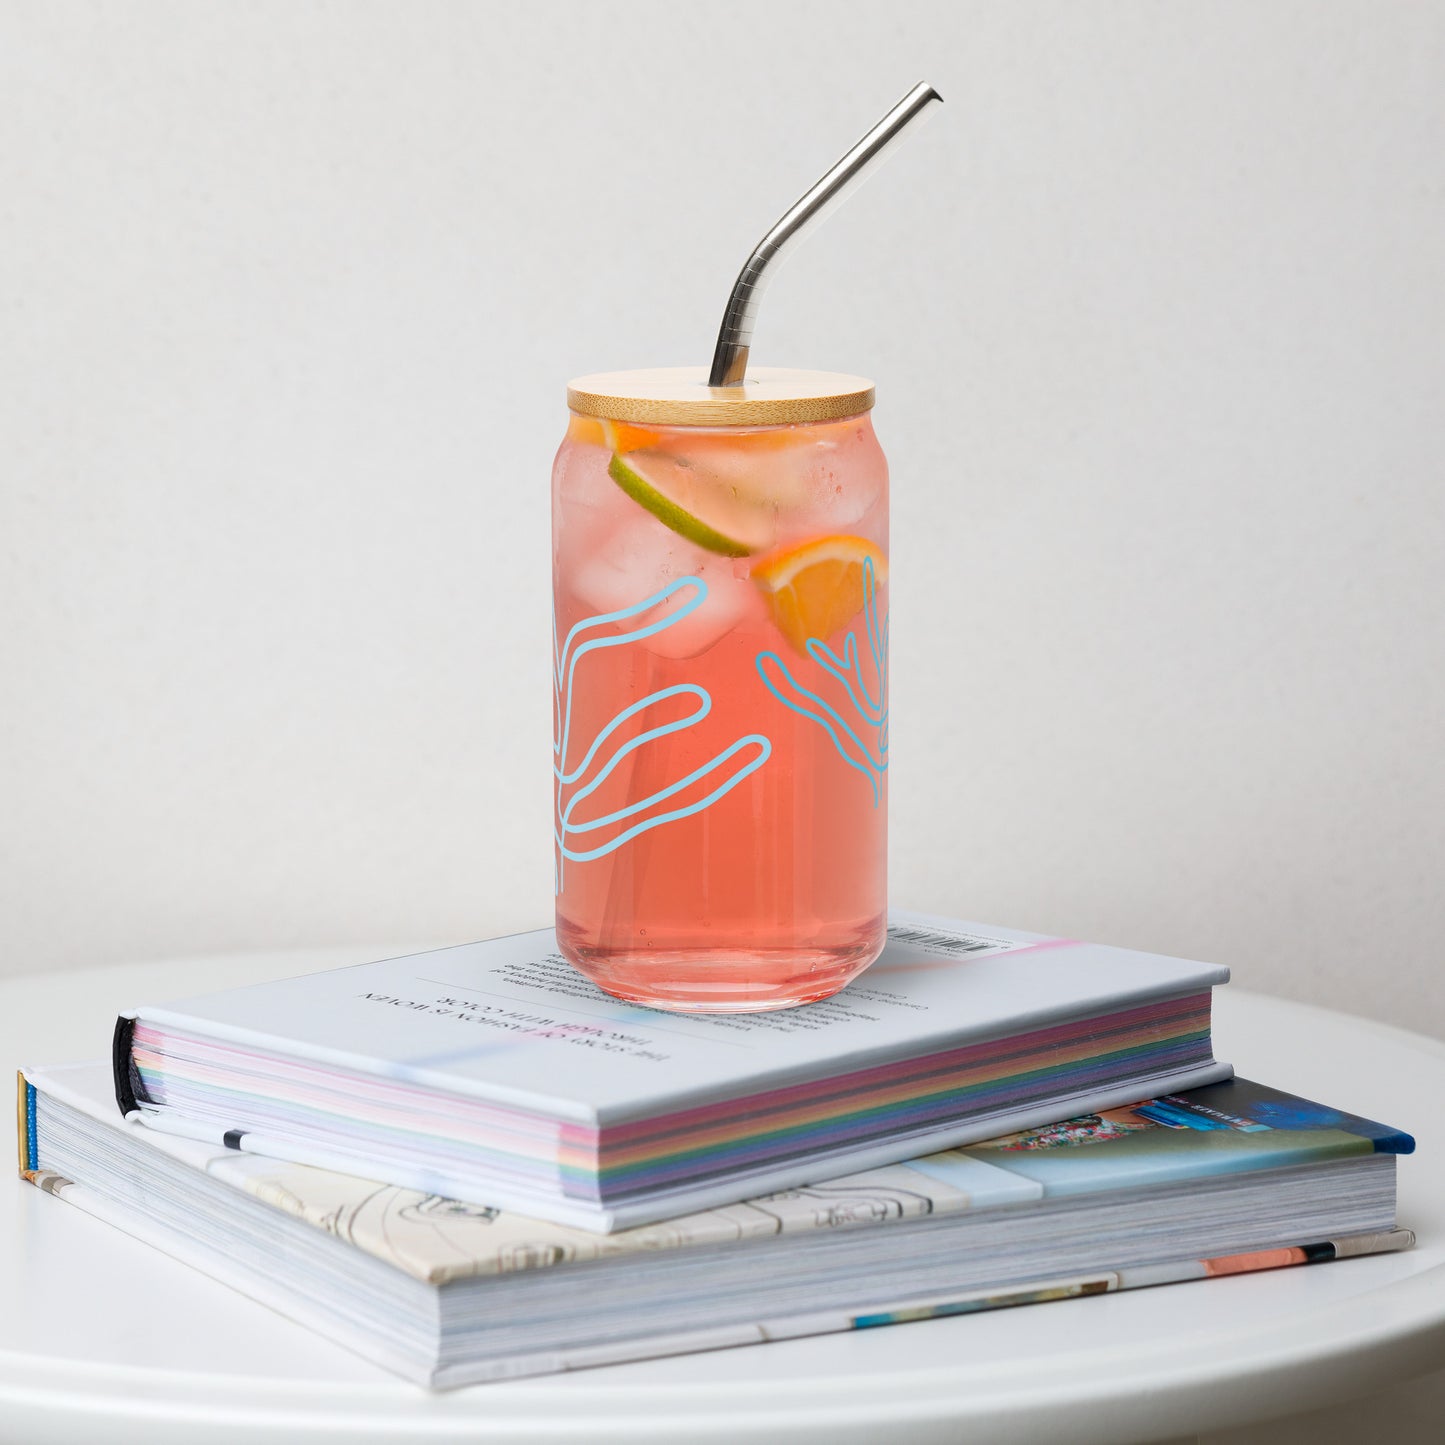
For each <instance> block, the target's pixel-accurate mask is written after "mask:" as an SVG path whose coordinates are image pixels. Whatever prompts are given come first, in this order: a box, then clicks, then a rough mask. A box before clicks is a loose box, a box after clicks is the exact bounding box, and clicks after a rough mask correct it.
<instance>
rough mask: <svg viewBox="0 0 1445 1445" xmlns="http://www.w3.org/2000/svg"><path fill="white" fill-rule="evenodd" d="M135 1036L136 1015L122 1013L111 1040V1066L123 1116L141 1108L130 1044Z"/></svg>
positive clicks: (117, 1099)
mask: <svg viewBox="0 0 1445 1445" xmlns="http://www.w3.org/2000/svg"><path fill="white" fill-rule="evenodd" d="M134 1036H135V1015H134V1014H121V1015H120V1017H119V1018H118V1019H116V1021H115V1032H114V1033H113V1034H112V1035H111V1040H110V1068H111V1076H112V1078H113V1079H114V1081H115V1102H116V1107H117V1108H118V1109H119V1110H120V1112H121V1114H122V1115H123V1116H129V1115H131V1114H134V1113H135V1112H136V1111H137V1110H138V1109H139V1108H140V1102H139V1100H138V1099H137V1098H136V1092H135V1086H136V1076H135V1066H134V1065H133V1064H132V1063H131V1057H130V1046H131V1040H132V1039H133V1038H134Z"/></svg>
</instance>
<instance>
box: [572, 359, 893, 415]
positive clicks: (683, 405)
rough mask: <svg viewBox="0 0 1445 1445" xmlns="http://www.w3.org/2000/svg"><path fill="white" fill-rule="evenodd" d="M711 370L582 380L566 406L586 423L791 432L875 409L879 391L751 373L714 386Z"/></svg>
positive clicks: (833, 378)
mask: <svg viewBox="0 0 1445 1445" xmlns="http://www.w3.org/2000/svg"><path fill="white" fill-rule="evenodd" d="M707 375H708V374H707V368H706V367H705V366H660V367H654V368H652V369H650V370H647V371H607V372H599V373H598V374H597V375H595V376H579V377H578V378H577V379H576V380H575V381H573V382H571V383H569V385H568V387H567V405H568V406H569V407H570V408H571V409H572V410H573V411H575V412H577V413H578V414H579V415H581V416H600V417H606V418H607V419H608V420H609V421H630V422H640V423H643V424H648V423H650V424H652V425H654V426H787V425H790V424H793V423H797V422H810V421H835V420H837V418H839V417H844V416H857V415H858V414H859V412H864V411H869V410H870V409H871V408H872V406H873V383H872V382H871V381H868V380H867V379H866V378H864V377H861V376H845V375H843V374H842V373H841V372H836V371H793V370H789V369H787V368H785V367H778V366H758V367H754V368H752V369H751V370H750V371H749V372H748V375H747V380H746V381H745V382H743V383H742V385H741V386H709V385H708V384H707Z"/></svg>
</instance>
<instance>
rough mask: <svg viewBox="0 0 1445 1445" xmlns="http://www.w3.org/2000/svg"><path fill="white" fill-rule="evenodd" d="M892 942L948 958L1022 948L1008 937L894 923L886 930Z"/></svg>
mask: <svg viewBox="0 0 1445 1445" xmlns="http://www.w3.org/2000/svg"><path fill="white" fill-rule="evenodd" d="M888 937H889V939H890V940H891V941H892V942H893V943H907V944H910V945H911V946H912V947H914V948H921V949H922V950H923V951H924V952H925V953H942V954H945V955H947V956H948V957H950V958H961V957H963V955H965V954H977V953H1007V952H1008V951H1009V949H1011V948H1023V947H1024V944H1023V942H1022V941H1015V940H1013V939H1008V938H984V937H983V936H982V935H981V934H977V933H944V932H943V931H942V930H940V929H936V928H909V927H905V926H902V925H897V924H895V925H894V926H892V927H890V928H889V930H888Z"/></svg>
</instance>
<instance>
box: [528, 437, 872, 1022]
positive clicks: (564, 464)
mask: <svg viewBox="0 0 1445 1445" xmlns="http://www.w3.org/2000/svg"><path fill="white" fill-rule="evenodd" d="M887 553H888V474H887V465H886V463H885V461H884V458H883V453H882V450H881V449H880V447H879V445H878V442H877V438H876V437H875V436H874V433H873V428H872V424H871V422H870V420H869V418H868V416H867V415H866V414H864V415H861V416H856V417H850V418H845V419H843V420H840V421H829V422H820V423H810V424H805V425H794V426H776V427H759V428H735V427H730V428H700V427H646V428H644V427H639V426H635V425H631V424H627V423H622V422H606V421H600V420H598V419H596V418H592V417H582V416H573V417H572V420H571V423H570V425H569V428H568V434H567V437H566V439H565V440H564V442H563V444H562V447H561V449H560V451H559V452H558V454H557V461H556V466H555V469H554V474H553V579H554V587H555V621H554V626H555V630H556V643H555V655H554V684H555V697H554V701H555V713H554V722H555V728H556V731H555V735H554V771H555V776H554V804H555V807H554V817H553V824H554V829H555V833H556V845H557V853H556V867H557V887H558V891H557V935H558V942H559V945H560V946H561V948H562V950H563V952H564V953H565V954H566V955H567V957H568V958H569V960H570V961H571V962H572V963H573V964H574V965H575V966H576V967H577V968H579V969H580V970H581V971H582V972H583V973H585V974H587V975H588V976H589V977H591V978H592V979H593V980H594V981H595V982H597V983H598V984H599V985H600V986H601V987H602V988H604V989H607V990H608V991H609V992H612V993H614V994H617V995H619V996H621V997H625V998H629V999H632V1000H634V1001H637V1002H640V1003H647V1004H651V1005H653V1006H654V1007H660V1008H670V1009H683V1010H686V1009H694V1010H699V1011H729V1010H740V1009H760V1008H779V1007H787V1006H790V1005H792V1004H797V1003H803V1002H807V1001H808V1000H810V999H814V998H822V997H825V996H827V995H828V994H830V993H833V992H835V991H836V990H837V989H838V988H841V987H842V986H843V985H844V984H845V983H847V982H848V980H849V979H850V978H852V977H854V976H855V975H856V974H857V973H858V972H860V971H861V970H862V969H863V968H865V967H866V966H867V965H868V964H869V963H871V962H872V961H873V959H874V958H875V957H876V956H877V953H878V951H879V949H880V948H881V947H882V943H883V933H884V912H885V907H886V901H887V899H886V892H887V889H886V847H887V841H886V840H887V825H886V820H887V802H888V782H887V761H888V713H887V687H888V675H887V655H888V565H887Z"/></svg>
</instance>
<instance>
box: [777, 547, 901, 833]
mask: <svg viewBox="0 0 1445 1445" xmlns="http://www.w3.org/2000/svg"><path fill="white" fill-rule="evenodd" d="M863 620H864V628H865V631H866V632H867V636H868V652H869V656H870V657H871V659H872V663H873V668H872V672H873V685H872V686H871V687H870V686H869V684H868V681H867V679H866V678H865V677H864V675H863V660H862V658H861V656H860V655H859V648H858V638H857V635H856V634H855V633H852V632H850V633H849V634H848V635H847V637H846V638H845V639H844V640H843V655H842V657H839V656H838V654H837V653H836V652H834V651H833V649H832V648H831V647H829V646H828V645H827V643H825V642H823V641H821V640H820V639H818V638H816V637H810V638H809V639H808V642H807V648H808V656H809V658H811V659H812V661H813V662H814V663H815V664H816V665H817V666H818V667H820V668H821V669H822V670H823V671H824V672H825V673H827V674H828V676H829V677H832V678H833V679H835V680H836V681H837V682H839V683H841V684H842V686H843V690H844V691H845V692H846V693H847V695H848V701H849V703H850V704H851V705H852V708H853V711H854V713H856V714H857V717H856V719H855V723H856V726H855V723H850V722H848V720H847V719H845V718H844V717H843V715H842V713H840V712H839V711H838V710H837V709H836V708H835V707H833V706H832V705H831V704H830V703H828V702H826V701H825V700H824V699H823V698H821V697H820V696H819V695H818V694H817V693H816V692H813V691H812V690H811V689H809V688H806V687H804V686H803V684H802V683H801V682H799V681H798V679H797V678H795V677H794V676H793V674H792V671H791V670H790V669H789V667H788V664H787V663H786V662H784V661H783V659H782V658H781V657H779V656H778V654H777V653H776V652H760V653H759V654H758V656H757V660H756V666H757V669H758V676H759V677H761V678H762V680H763V686H764V687H766V688H767V690H768V691H769V692H770V693H772V695H773V696H774V697H775V698H777V700H778V701H779V702H780V703H782V705H783V706H784V707H785V708H787V709H788V710H789V711H790V712H795V713H797V714H798V715H799V716H800V717H805V718H807V719H808V720H809V721H810V722H815V723H817V724H818V726H819V727H820V728H822V729H823V731H824V732H825V733H827V734H828V736H829V738H830V739H831V740H832V743H833V746H834V747H835V748H837V750H838V756H839V757H840V758H842V759H843V761H844V762H845V763H847V764H848V766H849V767H850V768H852V769H853V770H854V771H855V772H859V773H862V774H863V776H864V777H865V778H867V779H868V782H869V784H870V785H871V787H872V789H873V806H874V807H875V808H876V807H877V806H878V804H879V803H880V802H882V800H883V775H884V773H886V772H887V771H888V615H887V614H886V613H885V614H884V615H883V618H882V619H881V621H880V619H879V616H878V585H877V580H876V578H875V576H874V573H873V560H872V558H870V557H865V558H864V559H863ZM867 732H872V734H873V741H872V743H871V744H870V743H869V742H867V741H865V740H864V738H863V737H862V736H860V734H862V733H867Z"/></svg>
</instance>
